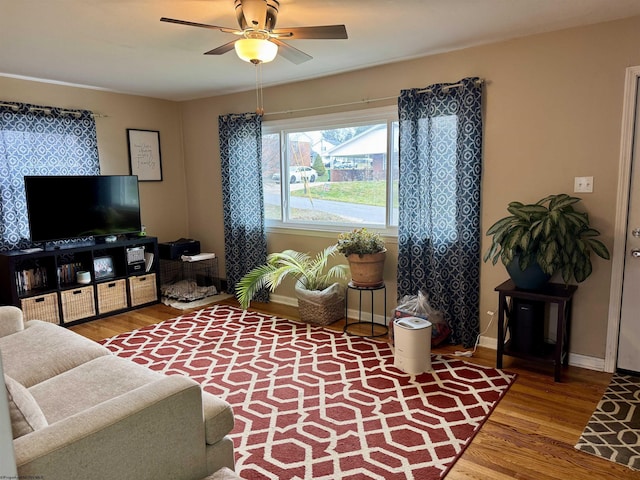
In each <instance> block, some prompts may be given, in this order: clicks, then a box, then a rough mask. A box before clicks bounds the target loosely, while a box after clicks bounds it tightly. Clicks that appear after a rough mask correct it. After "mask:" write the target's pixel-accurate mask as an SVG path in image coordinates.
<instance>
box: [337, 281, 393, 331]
mask: <svg viewBox="0 0 640 480" xmlns="http://www.w3.org/2000/svg"><path fill="white" fill-rule="evenodd" d="M349 290H356V291H357V292H358V295H359V300H360V303H359V304H358V321H357V322H351V323H349V316H348V314H349ZM380 291H381V292H382V295H383V298H384V314H383V316H384V325H382V324H380V323H375V322H374V310H375V309H374V308H373V305H374V304H373V300H374V298H373V297H374V293H375V292H380ZM362 292H371V321H363V320H362ZM344 305H345V307H344V308H345V315H344V318H345V325H344V332H345V333H348V334H349V335H355V336H358V337H366V338H374V337H382V336H383V335H386V334H387V333H389V327H388V326H387V287H386V285H385V284H384V283H382V284H381V285H378V286H377V287H358V286H356V285H354V284H353V283H352V282H349V284H348V285H347V295H346V297H345V302H344ZM354 325H367V326H371V335H363V334H361V333H355V332H353V331H350V330H349V329H350V328H351V327H353V326H354ZM376 327H377V328H378V331H379V332H380V333H375V328H376Z"/></svg>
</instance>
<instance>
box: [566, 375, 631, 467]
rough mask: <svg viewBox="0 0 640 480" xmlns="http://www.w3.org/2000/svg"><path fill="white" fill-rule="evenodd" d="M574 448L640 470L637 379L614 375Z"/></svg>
mask: <svg viewBox="0 0 640 480" xmlns="http://www.w3.org/2000/svg"><path fill="white" fill-rule="evenodd" d="M576 448H577V449H578V450H581V451H583V452H586V453H590V454H592V455H597V456H599V457H603V458H606V459H607V460H610V461H612V462H616V463H620V464H622V465H626V466H627V467H629V468H631V469H633V470H640V378H638V377H632V376H630V375H621V374H618V373H616V374H614V375H613V378H612V379H611V383H610V384H609V387H608V388H607V391H606V392H604V396H603V397H602V399H601V400H600V403H598V407H597V408H596V411H595V412H593V415H592V416H591V418H590V419H589V423H587V426H586V427H585V429H584V432H582V436H581V437H580V440H579V441H578V443H577V444H576Z"/></svg>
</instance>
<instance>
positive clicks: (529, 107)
mask: <svg viewBox="0 0 640 480" xmlns="http://www.w3.org/2000/svg"><path fill="white" fill-rule="evenodd" d="M638 45H640V17H636V18H632V19H627V20H622V21H617V22H611V23H606V24H600V25H596V26H591V27H585V28H578V29H570V30H565V31H561V32H555V33H549V34H543V35H537V36H531V37H526V38H522V39H517V40H512V41H507V42H501V43H497V44H493V45H487V46H481V47H476V48H470V49H467V50H462V51H458V52H452V53H446V54H442V55H434V56H431V57H426V58H422V59H418V60H412V61H406V62H401V63H397V64H394V65H387V66H380V67H375V68H370V69H367V70H362V71H357V72H352V73H347V74H343V75H336V76H332V77H326V78H320V79H316V80H312V81H306V82H300V83H295V84H290V85H286V86H279V87H274V88H266V89H265V90H264V98H265V110H266V112H267V116H266V117H265V120H269V119H277V118H282V117H283V116H287V117H296V116H303V115H304V113H303V112H301V113H295V114H287V115H280V116H277V115H276V116H269V115H268V113H269V112H270V111H271V112H279V111H289V110H296V109H302V108H311V107H317V106H323V105H335V104H341V103H348V102H356V101H360V100H363V99H372V98H383V97H389V96H396V95H398V93H399V91H400V90H401V89H403V88H412V87H423V86H427V85H429V84H432V83H438V82H453V81H457V80H458V79H460V78H462V77H466V76H479V77H482V78H483V79H485V80H486V95H485V107H484V108H485V126H484V132H485V137H484V170H483V182H482V192H483V195H482V222H483V231H486V229H487V228H488V226H489V225H490V224H491V223H493V222H494V221H496V220H497V219H499V218H501V217H503V216H504V215H506V214H507V212H506V205H507V203H508V202H510V201H512V200H520V201H523V202H533V201H537V200H539V199H540V198H542V197H544V196H546V195H547V194H552V193H561V192H565V193H572V192H573V178H574V177H575V176H593V177H594V186H595V189H594V193H592V194H584V195H582V198H583V200H584V201H583V202H582V203H583V206H584V208H585V209H586V210H587V211H588V212H589V215H590V218H591V220H592V224H593V225H594V227H595V228H598V229H599V230H601V232H602V233H603V240H604V242H605V243H606V244H607V245H609V246H610V247H612V244H613V238H612V235H613V222H614V216H615V200H616V188H617V185H616V182H617V174H618V155H619V142H620V121H621V115H622V92H623V86H624V85H623V83H624V73H625V68H626V67H628V66H632V65H640V49H638ZM269 68H271V66H270V65H266V66H265V67H264V73H263V75H264V78H265V81H268V77H269V73H268V72H269ZM273 68H276V67H275V65H274V66H273ZM300 68H304V65H302V66H300ZM383 103H387V104H388V103H389V102H388V101H387V102H383ZM391 103H394V102H393V101H391ZM367 106H368V105H363V107H367ZM375 106H378V104H376V105H375ZM253 110H255V94H254V92H247V93H245V94H237V95H230V96H224V97H217V98H210V99H205V100H195V101H191V102H185V103H184V104H183V109H182V113H183V121H184V135H185V166H186V171H187V183H188V186H189V188H188V192H189V193H188V206H189V215H190V225H189V227H190V233H191V235H192V236H194V237H196V238H201V239H203V241H204V242H205V243H206V244H207V245H208V246H209V247H210V248H213V249H215V251H216V252H220V253H221V254H222V252H223V251H224V238H223V228H222V205H221V204H220V194H219V191H220V179H219V168H220V165H219V152H218V137H217V117H218V115H220V114H225V113H239V112H247V111H253ZM336 110H338V109H327V110H322V111H317V110H315V111H312V112H311V113H313V114H315V113H328V112H330V111H336ZM334 240H335V237H334V236H332V235H329V236H328V237H322V236H312V237H308V236H301V235H287V234H270V235H269V243H268V245H269V251H278V250H282V249H284V248H298V249H301V250H304V251H316V250H319V249H321V248H323V247H324V246H326V245H329V244H330V243H332V242H333V241H334ZM488 245H489V242H488V238H486V237H484V238H483V244H482V250H483V252H484V251H485V250H486V248H487V247H488ZM390 247H391V248H390V250H391V252H390V256H389V257H390V258H389V260H390V261H389V262H388V264H387V267H386V271H385V280H386V281H387V284H388V287H389V291H388V300H389V309H392V308H393V306H394V305H395V301H396V288H395V277H396V260H395V255H397V248H396V245H395V244H392V245H391V246H390ZM610 275H611V263H610V262H606V261H603V260H601V259H599V258H596V259H595V260H594V272H593V275H592V276H591V277H590V278H589V279H588V280H587V281H586V282H584V283H582V284H581V285H580V287H579V289H578V292H577V295H576V297H575V302H574V314H573V327H574V328H573V335H572V341H571V350H572V352H573V353H576V354H581V355H586V356H590V357H597V358H604V353H605V338H606V328H607V313H608V295H609V285H610ZM506 278H507V275H506V272H505V270H504V267H503V266H502V265H497V266H495V267H494V266H492V265H490V264H489V265H486V264H483V265H482V270H481V305H480V311H481V312H482V315H481V328H482V329H483V330H484V328H486V326H487V324H488V322H489V317H488V315H486V314H485V313H484V312H486V311H487V310H495V309H496V308H497V294H496V293H495V292H494V287H495V286H496V285H498V284H499V283H501V282H502V281H503V280H505V279H506ZM278 293H279V294H282V295H288V296H293V293H292V289H291V285H288V286H285V287H284V288H282V289H281V290H279V292H278ZM487 335H488V336H491V337H494V338H495V336H496V326H495V323H494V324H493V325H492V326H491V329H490V330H489V332H488V333H487Z"/></svg>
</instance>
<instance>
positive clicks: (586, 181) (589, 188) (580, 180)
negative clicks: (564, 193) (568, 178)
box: [573, 177, 593, 193]
mask: <svg viewBox="0 0 640 480" xmlns="http://www.w3.org/2000/svg"><path fill="white" fill-rule="evenodd" d="M573 192H574V193H593V177H576V178H575V180H574V184H573Z"/></svg>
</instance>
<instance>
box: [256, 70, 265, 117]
mask: <svg viewBox="0 0 640 480" xmlns="http://www.w3.org/2000/svg"><path fill="white" fill-rule="evenodd" d="M255 66H256V114H258V115H264V103H263V101H264V97H263V95H262V62H258V63H256V64H255Z"/></svg>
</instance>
